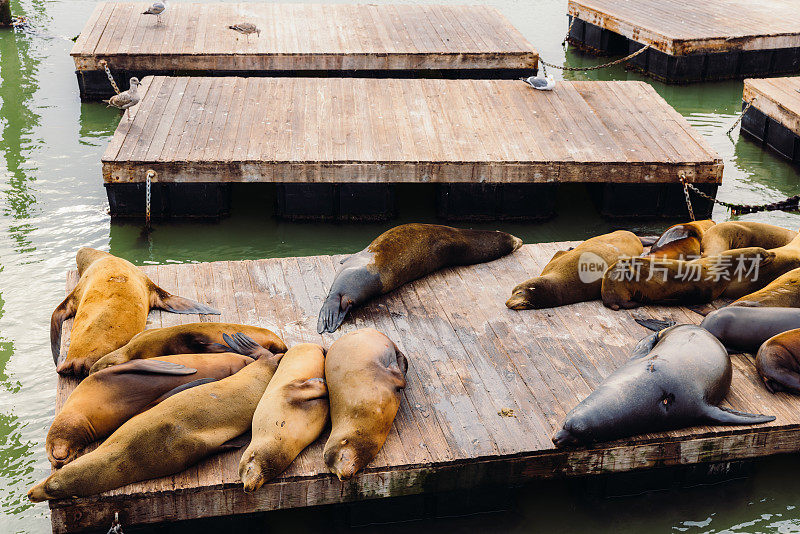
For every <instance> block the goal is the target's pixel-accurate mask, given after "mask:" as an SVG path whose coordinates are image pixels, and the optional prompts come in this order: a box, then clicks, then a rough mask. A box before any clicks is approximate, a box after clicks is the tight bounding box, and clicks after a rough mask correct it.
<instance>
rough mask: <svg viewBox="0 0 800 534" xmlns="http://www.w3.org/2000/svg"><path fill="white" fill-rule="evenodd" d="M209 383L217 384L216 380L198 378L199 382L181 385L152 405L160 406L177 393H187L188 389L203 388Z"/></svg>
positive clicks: (194, 381) (193, 381)
mask: <svg viewBox="0 0 800 534" xmlns="http://www.w3.org/2000/svg"><path fill="white" fill-rule="evenodd" d="M209 382H216V380H215V379H214V378H198V379H197V380H192V381H191V382H187V383H185V384H181V385H180V386H178V387H176V388H172V389H171V390H169V391H167V392H166V393H164V394H163V395H161V396H160V397H159V398H157V399H156V400H154V401H153V403H152V405H154V404H158V403H159V402H161V401H163V400H164V399H168V398H169V397H172V396H173V395H175V394H176V393H180V392H181V391H186V390H187V389H191V388H193V387H195V386H202V385H203V384H208V383H209Z"/></svg>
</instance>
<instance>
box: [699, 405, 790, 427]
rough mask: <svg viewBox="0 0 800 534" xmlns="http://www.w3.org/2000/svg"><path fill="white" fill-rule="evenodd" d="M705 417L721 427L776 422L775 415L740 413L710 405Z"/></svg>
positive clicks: (707, 407)
mask: <svg viewBox="0 0 800 534" xmlns="http://www.w3.org/2000/svg"><path fill="white" fill-rule="evenodd" d="M705 416H706V417H707V418H708V419H709V420H710V421H712V422H714V423H719V424H721V425H755V424H758V423H769V422H771V421H774V420H775V416H774V415H763V414H756V413H747V412H740V411H738V410H732V409H730V408H723V407H722V406H714V405H712V404H709V405H708V406H706V409H705Z"/></svg>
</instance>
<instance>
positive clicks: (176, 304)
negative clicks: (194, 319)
mask: <svg viewBox="0 0 800 534" xmlns="http://www.w3.org/2000/svg"><path fill="white" fill-rule="evenodd" d="M153 286H154V287H153V296H154V298H153V302H152V307H153V308H160V309H162V310H166V311H168V312H172V313H199V314H203V315H220V312H219V311H218V310H216V309H214V308H212V307H211V306H206V305H205V304H200V303H199V302H195V301H194V300H191V299H187V298H186V297H180V296H178V295H173V294H172V293H170V292H169V291H164V290H163V289H161V288H160V287H158V286H156V285H155V284H153Z"/></svg>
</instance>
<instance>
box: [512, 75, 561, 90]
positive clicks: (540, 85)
mask: <svg viewBox="0 0 800 534" xmlns="http://www.w3.org/2000/svg"><path fill="white" fill-rule="evenodd" d="M521 80H522V81H523V82H525V83H527V84H528V85H530V86H531V87H533V88H534V89H538V90H539V91H552V90H553V89H554V88H555V86H556V81H555V80H554V79H553V78H551V77H550V76H546V77H544V78H538V77H536V76H530V77H528V78H521Z"/></svg>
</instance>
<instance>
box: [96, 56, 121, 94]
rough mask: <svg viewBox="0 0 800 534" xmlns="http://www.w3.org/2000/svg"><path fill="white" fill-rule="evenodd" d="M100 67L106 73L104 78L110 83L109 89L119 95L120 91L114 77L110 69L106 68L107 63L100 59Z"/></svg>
mask: <svg viewBox="0 0 800 534" xmlns="http://www.w3.org/2000/svg"><path fill="white" fill-rule="evenodd" d="M100 66H101V67H103V70H104V71H106V76H107V77H108V81H109V82H111V87H113V88H114V92H115V93H117V94H119V93H120V90H119V87H117V82H115V81H114V75H113V74H111V69H109V68H108V61H106V60H105V59H101V60H100Z"/></svg>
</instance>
